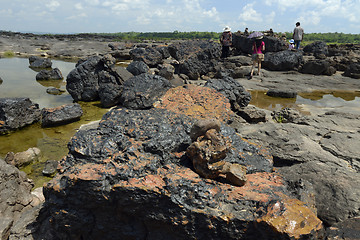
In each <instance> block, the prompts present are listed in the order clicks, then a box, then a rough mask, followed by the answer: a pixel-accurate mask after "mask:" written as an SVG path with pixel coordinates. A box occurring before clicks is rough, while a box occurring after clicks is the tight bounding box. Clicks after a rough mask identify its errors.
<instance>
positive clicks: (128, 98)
mask: <svg viewBox="0 0 360 240" xmlns="http://www.w3.org/2000/svg"><path fill="white" fill-rule="evenodd" d="M170 88H171V83H170V82H169V81H168V80H167V79H165V78H163V77H161V76H157V75H150V74H147V73H143V74H140V75H138V76H134V77H132V78H130V79H129V80H127V81H125V82H124V84H123V91H122V94H121V97H120V103H121V104H122V105H123V106H125V107H127V108H131V109H147V108H151V107H152V105H153V103H154V102H155V101H157V100H158V99H159V98H160V97H161V96H162V95H163V94H164V93H165V92H166V91H167V90H168V89H170Z"/></svg>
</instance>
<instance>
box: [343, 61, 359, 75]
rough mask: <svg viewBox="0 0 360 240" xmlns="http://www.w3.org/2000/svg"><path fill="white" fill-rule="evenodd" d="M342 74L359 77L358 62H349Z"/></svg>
mask: <svg viewBox="0 0 360 240" xmlns="http://www.w3.org/2000/svg"><path fill="white" fill-rule="evenodd" d="M343 75H344V76H346V77H351V78H356V79H360V63H351V64H350V65H349V66H348V67H347V68H346V70H345V72H344V74H343Z"/></svg>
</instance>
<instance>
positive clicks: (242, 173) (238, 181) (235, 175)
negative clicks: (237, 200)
mask: <svg viewBox="0 0 360 240" xmlns="http://www.w3.org/2000/svg"><path fill="white" fill-rule="evenodd" d="M226 179H227V180H228V181H229V182H230V183H232V184H233V185H236V186H239V187H241V186H244V184H245V183H246V180H247V178H246V166H243V165H240V164H236V163H234V164H231V165H230V167H229V170H228V172H227V173H226Z"/></svg>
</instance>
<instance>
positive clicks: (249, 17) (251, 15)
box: [239, 3, 262, 22]
mask: <svg viewBox="0 0 360 240" xmlns="http://www.w3.org/2000/svg"><path fill="white" fill-rule="evenodd" d="M253 6H254V4H253V3H250V4H247V5H245V6H244V7H243V9H242V11H243V13H241V14H240V16H239V19H240V20H242V21H245V22H262V16H261V14H260V13H258V12H257V11H256V10H254V8H253Z"/></svg>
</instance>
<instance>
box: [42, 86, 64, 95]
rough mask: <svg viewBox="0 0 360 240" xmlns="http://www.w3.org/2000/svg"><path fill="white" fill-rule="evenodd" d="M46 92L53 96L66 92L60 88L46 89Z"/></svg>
mask: <svg viewBox="0 0 360 240" xmlns="http://www.w3.org/2000/svg"><path fill="white" fill-rule="evenodd" d="M46 92H47V93H48V94H52V95H61V94H63V93H64V92H65V91H64V90H61V89H59V88H54V87H52V88H48V89H46Z"/></svg>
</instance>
